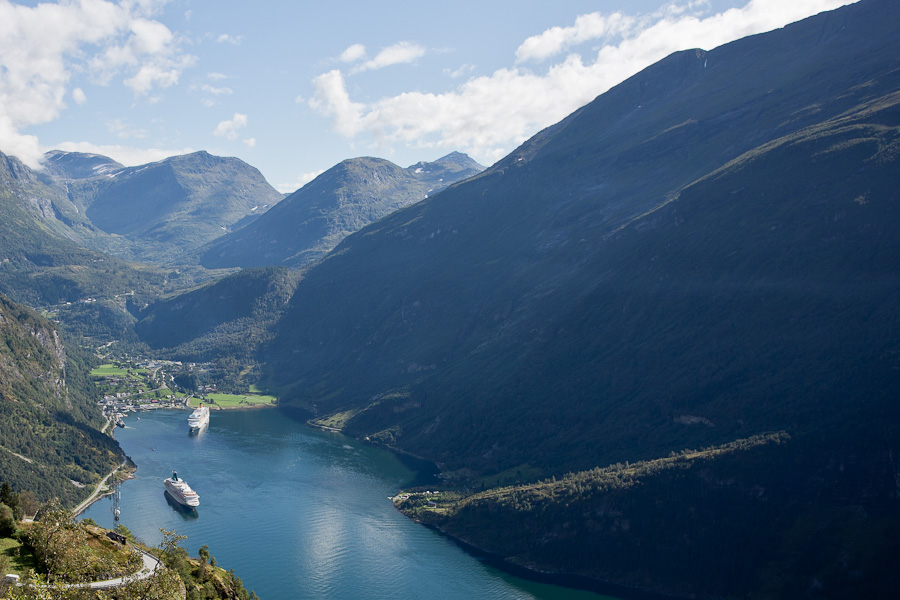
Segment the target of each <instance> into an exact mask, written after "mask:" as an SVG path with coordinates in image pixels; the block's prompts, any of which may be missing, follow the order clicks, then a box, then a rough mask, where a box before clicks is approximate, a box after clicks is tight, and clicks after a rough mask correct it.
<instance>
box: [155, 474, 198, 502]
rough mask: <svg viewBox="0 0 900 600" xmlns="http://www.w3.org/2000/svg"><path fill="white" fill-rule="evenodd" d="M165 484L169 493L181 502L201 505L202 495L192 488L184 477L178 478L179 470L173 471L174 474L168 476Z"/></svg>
mask: <svg viewBox="0 0 900 600" xmlns="http://www.w3.org/2000/svg"><path fill="white" fill-rule="evenodd" d="M163 485H165V486H166V491H167V492H169V495H170V496H172V498H173V499H174V500H175V501H176V502H178V503H179V504H183V505H185V506H191V507H194V506H200V496H198V495H197V492H195V491H194V490H192V489H191V486H189V485H188V484H187V482H186V481H185V480H184V479H179V478H178V473H177V472H175V471H172V476H171V477H168V478H166V479H165V480H164V481H163Z"/></svg>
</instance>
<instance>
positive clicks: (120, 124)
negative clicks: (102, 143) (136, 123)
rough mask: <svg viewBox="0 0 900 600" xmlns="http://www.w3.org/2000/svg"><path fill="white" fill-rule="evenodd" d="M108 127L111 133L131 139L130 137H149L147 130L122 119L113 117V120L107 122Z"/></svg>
mask: <svg viewBox="0 0 900 600" xmlns="http://www.w3.org/2000/svg"><path fill="white" fill-rule="evenodd" d="M106 128H107V129H108V130H109V132H110V133H112V134H114V135H115V136H116V137H118V138H122V139H129V138H137V139H140V138H145V137H147V131H146V130H144V129H139V128H137V127H133V126H131V125H129V124H128V123H126V122H125V121H123V120H122V119H113V120H111V121H107V122H106Z"/></svg>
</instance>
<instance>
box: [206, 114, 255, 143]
mask: <svg viewBox="0 0 900 600" xmlns="http://www.w3.org/2000/svg"><path fill="white" fill-rule="evenodd" d="M246 126H247V115H243V114H241V113H234V116H233V117H232V118H231V119H230V120H228V121H222V122H221V123H219V124H218V125H217V126H216V129H215V131H213V135H215V136H218V137H224V138H226V139H229V140H236V139H237V137H238V130H239V129H243V128H244V127H246Z"/></svg>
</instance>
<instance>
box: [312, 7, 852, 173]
mask: <svg viewBox="0 0 900 600" xmlns="http://www.w3.org/2000/svg"><path fill="white" fill-rule="evenodd" d="M845 3H846V1H845V0H792V2H784V1H783V0H751V1H750V2H748V3H747V4H746V5H745V6H743V7H742V8H733V9H730V10H727V11H725V12H722V13H717V14H707V13H708V10H706V3H696V2H695V3H685V2H681V3H678V2H673V3H671V4H669V5H667V6H666V7H664V8H663V9H662V10H660V11H657V12H656V13H652V14H645V15H637V16H626V15H624V14H618V13H613V14H612V15H609V16H605V17H604V16H603V15H602V14H601V13H592V14H590V15H583V16H581V17H578V18H577V19H576V20H575V23H574V24H573V25H571V26H569V27H562V28H552V29H548V30H547V31H546V32H544V33H543V34H540V35H538V36H533V37H532V38H529V39H528V40H526V41H525V42H523V43H522V44H521V45H520V46H519V49H518V51H517V53H516V57H517V61H518V62H523V61H526V60H529V61H546V60H547V59H549V58H551V57H553V56H557V55H559V54H561V53H564V52H569V54H568V55H566V56H565V57H564V58H563V59H562V60H557V61H556V62H554V63H552V64H549V65H548V66H546V67H544V68H543V70H542V71H540V72H537V71H533V70H530V69H524V68H520V67H509V68H504V69H499V70H497V71H495V72H494V73H492V74H491V75H484V76H479V77H473V78H471V79H469V80H467V81H465V82H464V83H462V84H461V85H459V86H458V87H457V88H456V89H453V90H451V91H448V92H444V93H426V92H419V91H415V92H405V93H402V94H399V95H396V96H392V97H387V98H383V99H381V100H377V101H374V102H371V103H366V104H364V103H359V102H354V101H353V100H352V99H351V97H350V95H349V93H348V92H347V88H346V85H345V82H344V75H343V73H342V72H341V71H340V70H332V71H329V72H327V73H323V74H322V75H319V76H318V77H316V78H315V79H314V80H313V85H314V88H315V93H314V95H313V98H312V99H311V100H309V106H310V107H311V108H313V109H314V110H316V111H318V112H320V113H321V114H323V115H325V116H327V117H329V118H330V119H331V121H332V128H333V129H334V131H336V132H337V133H339V134H340V135H342V136H344V137H347V138H350V139H353V138H356V137H357V136H360V135H364V134H365V135H368V136H370V137H371V139H372V141H373V144H374V145H375V146H376V147H378V148H379V149H382V150H383V149H384V147H385V146H387V145H390V144H393V143H400V144H406V145H410V146H415V147H423V148H445V149H452V150H462V151H464V152H468V153H469V154H471V155H472V156H473V157H474V158H475V159H476V160H479V162H483V163H487V164H490V163H492V162H494V161H495V160H497V159H499V158H501V157H503V156H505V155H506V154H508V153H509V152H510V151H511V150H512V149H513V148H514V147H515V146H516V145H518V144H520V143H521V142H523V141H524V140H526V139H527V138H528V137H530V136H532V135H534V134H535V133H536V132H537V131H539V130H541V129H542V128H544V127H547V126H549V125H551V124H553V123H555V122H557V121H559V120H561V119H562V118H564V117H565V116H567V115H568V114H570V113H572V112H573V111H574V110H576V109H577V108H579V107H581V106H583V105H584V104H586V103H588V102H590V101H591V100H593V99H594V98H595V97H596V96H598V95H599V94H602V93H603V92H605V91H606V90H608V89H609V88H610V87H612V86H614V85H616V84H618V83H620V82H621V81H623V80H624V79H626V78H627V77H629V76H631V75H633V74H634V73H637V72H638V71H640V70H641V69H643V68H645V67H647V66H649V65H651V64H653V63H654V62H656V61H658V60H660V59H662V58H664V57H665V56H667V55H669V54H671V53H672V52H675V51H677V50H684V49H689V48H697V47H700V48H706V49H711V48H714V47H716V46H719V45H721V44H723V43H726V42H728V41H731V40H734V39H738V38H740V37H744V36H747V35H750V34H753V33H759V32H762V31H768V30H771V29H775V28H777V27H782V26H784V25H786V24H787V23H790V22H792V21H796V20H798V19H800V18H803V17H806V16H809V15H811V14H815V13H818V12H821V11H823V10H828V9H832V8H836V7H838V6H840V5H842V4H845ZM704 10H706V12H704ZM592 40H604V42H603V43H601V44H600V45H599V47H598V46H597V45H596V44H595V45H594V47H593V48H592V49H590V50H589V51H587V52H589V54H588V53H584V54H582V53H578V52H574V51H572V50H573V49H574V48H575V47H576V46H577V45H579V44H581V43H583V42H587V41H592ZM422 52H424V50H422ZM379 56H381V55H379ZM401 56H405V57H406V58H407V59H409V60H415V58H412V57H414V56H416V55H415V52H412V51H408V52H407V53H405V54H404V53H403V52H399V51H398V52H397V53H396V54H391V55H386V56H385V57H384V58H382V61H381V62H379V63H378V64H380V65H386V64H392V63H391V60H393V58H391V57H394V58H397V59H398V60H399V58H400V57H401ZM419 56H421V55H419ZM377 60H378V57H376V59H373V60H372V61H369V63H365V64H366V65H369V64H371V65H374V64H375V63H376V61H377ZM372 68H374V66H373V67H372ZM353 72H355V70H351V73H353Z"/></svg>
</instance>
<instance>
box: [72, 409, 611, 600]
mask: <svg viewBox="0 0 900 600" xmlns="http://www.w3.org/2000/svg"><path fill="white" fill-rule="evenodd" d="M187 415H188V413H187V411H156V412H151V413H143V414H141V416H140V419H138V418H137V417H136V416H131V417H129V418H128V419H127V420H126V424H127V425H126V427H125V428H124V429H118V430H117V431H116V438H117V439H118V440H119V442H120V444H121V445H122V448H123V449H124V450H125V453H126V454H128V456H130V457H131V458H132V460H134V462H135V463H136V464H137V465H138V470H137V473H136V474H135V475H136V478H135V479H132V480H129V481H126V482H124V483H123V484H122V485H121V486H120V500H119V509H120V514H121V517H120V519H121V523H123V524H124V525H125V526H126V527H128V529H130V530H131V532H132V533H134V534H135V536H137V537H138V538H139V539H141V540H142V541H144V542H146V543H148V544H149V545H151V546H156V545H158V544H159V543H160V542H161V540H162V534H161V533H160V528H164V529H167V530H171V529H174V530H176V531H177V532H178V533H179V534H181V535H187V536H188V537H187V540H185V541H184V542H182V546H184V547H185V548H186V549H187V550H188V552H189V553H190V554H191V556H197V554H198V552H197V551H198V549H199V548H200V546H202V545H206V546H208V547H209V550H210V553H211V554H212V555H213V556H215V558H216V560H217V561H218V564H219V566H221V567H223V568H225V569H234V571H235V573H236V574H237V575H238V576H239V577H240V578H241V579H242V580H243V582H244V587H246V588H247V589H248V590H254V591H255V592H256V593H257V594H258V595H259V597H260V598H261V599H262V600H280V599H285V600H289V599H299V598H366V599H368V598H371V599H378V598H401V597H407V598H442V599H454V598H460V599H462V598H465V599H467V600H468V599H471V598H509V599H513V598H517V599H518V598H523V599H524V598H536V599H546V600H555V599H561V598H566V599H569V598H572V599H578V600H587V599H593V600H597V599H602V598H606V597H605V596H599V595H597V594H593V593H590V592H584V591H578V590H573V589H567V588H562V587H557V586H553V585H547V584H542V583H535V582H531V581H526V580H522V579H518V578H516V577H512V576H510V575H508V574H506V573H504V572H501V571H498V570H496V569H493V568H491V567H489V566H488V565H486V564H484V563H483V562H480V561H479V560H477V559H476V558H474V557H472V556H471V555H469V554H467V553H465V552H464V551H463V550H461V549H460V548H459V547H457V546H456V545H455V544H454V543H453V542H452V541H450V540H448V539H446V538H444V537H442V536H441V535H439V534H437V533H435V532H433V531H431V530H429V529H427V528H425V527H423V526H421V525H417V524H415V523H413V522H411V521H410V520H408V519H407V518H406V517H404V516H403V515H401V514H400V513H398V512H397V511H396V510H395V509H394V507H393V504H392V503H391V502H390V500H388V496H393V495H394V494H396V493H397V491H398V490H399V489H400V488H402V487H403V486H406V485H410V483H411V482H413V481H414V480H415V479H416V477H417V473H416V472H415V471H413V470H411V468H410V467H408V466H407V465H405V464H404V462H402V461H401V460H400V459H399V458H398V457H397V456H395V455H393V454H391V453H390V452H387V451H384V450H379V449H374V448H371V447H368V446H365V445H363V444H361V443H359V442H357V441H356V440H353V439H351V438H347V437H345V436H343V435H340V434H336V433H328V432H321V431H316V430H312V429H309V428H307V427H305V426H304V425H303V424H302V423H299V422H297V421H295V420H293V419H292V418H290V417H289V416H287V415H286V414H284V413H282V412H280V411H278V410H275V409H262V410H247V411H220V412H213V414H212V415H211V417H210V425H209V427H208V428H206V429H204V430H203V431H202V432H200V433H199V434H190V433H189V432H188V428H187ZM173 470H175V471H178V475H179V476H180V477H182V478H184V479H185V481H187V482H188V483H189V484H190V485H191V487H192V488H193V489H194V490H195V491H196V492H197V493H198V494H199V495H200V506H199V507H198V508H197V509H196V510H185V509H183V507H180V506H179V505H177V504H175V503H174V502H173V501H172V500H171V499H169V497H168V495H167V494H166V493H165V491H164V488H163V482H162V480H163V479H165V478H166V477H169V476H170V475H171V474H172V471H173ZM420 476H421V475H420ZM112 508H113V501H112V499H109V498H107V499H103V500H100V501H99V502H97V503H95V504H93V505H92V506H91V507H90V508H88V510H87V511H85V512H84V513H83V515H82V517H83V518H86V517H90V518H92V519H93V520H94V521H96V522H97V523H98V524H99V525H101V526H104V527H108V528H112V527H113V526H114V525H115V521H114V519H113V513H112Z"/></svg>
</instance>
